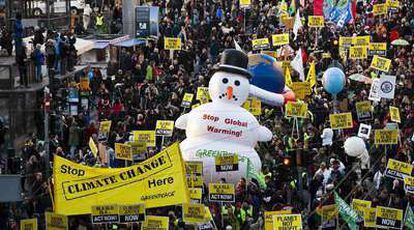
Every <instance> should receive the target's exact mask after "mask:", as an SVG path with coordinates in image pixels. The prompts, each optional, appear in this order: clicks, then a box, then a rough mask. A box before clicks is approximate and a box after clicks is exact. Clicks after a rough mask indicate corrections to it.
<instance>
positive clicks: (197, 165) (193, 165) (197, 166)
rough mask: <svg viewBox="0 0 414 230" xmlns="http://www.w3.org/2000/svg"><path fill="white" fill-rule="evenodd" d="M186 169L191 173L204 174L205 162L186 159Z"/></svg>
mask: <svg viewBox="0 0 414 230" xmlns="http://www.w3.org/2000/svg"><path fill="white" fill-rule="evenodd" d="M185 170H186V173H187V174H189V175H192V174H194V175H203V162H202V161H186V162H185Z"/></svg>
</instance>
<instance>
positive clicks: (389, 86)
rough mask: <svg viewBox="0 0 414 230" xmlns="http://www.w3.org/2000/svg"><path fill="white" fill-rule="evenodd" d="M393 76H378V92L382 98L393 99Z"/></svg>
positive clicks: (394, 78)
mask: <svg viewBox="0 0 414 230" xmlns="http://www.w3.org/2000/svg"><path fill="white" fill-rule="evenodd" d="M395 80H396V77H395V76H391V75H382V76H381V78H380V88H379V94H380V97H382V98H388V99H394V95H395Z"/></svg>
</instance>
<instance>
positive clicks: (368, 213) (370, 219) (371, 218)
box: [364, 208, 377, 228]
mask: <svg viewBox="0 0 414 230" xmlns="http://www.w3.org/2000/svg"><path fill="white" fill-rule="evenodd" d="M376 219H377V209H376V208H367V209H366V210H364V227H366V228H375V227H376Z"/></svg>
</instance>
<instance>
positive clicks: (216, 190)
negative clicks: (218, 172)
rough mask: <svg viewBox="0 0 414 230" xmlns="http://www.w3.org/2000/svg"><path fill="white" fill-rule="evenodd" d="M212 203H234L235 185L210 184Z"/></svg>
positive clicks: (209, 195)
mask: <svg viewBox="0 0 414 230" xmlns="http://www.w3.org/2000/svg"><path fill="white" fill-rule="evenodd" d="M208 191H209V194H208V198H209V200H210V202H234V198H235V193H234V184H216V183H210V184H208Z"/></svg>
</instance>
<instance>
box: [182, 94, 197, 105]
mask: <svg viewBox="0 0 414 230" xmlns="http://www.w3.org/2000/svg"><path fill="white" fill-rule="evenodd" d="M193 97H194V94H192V93H185V94H184V96H183V100H182V101H181V107H184V108H190V106H191V103H192V102H193Z"/></svg>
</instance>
